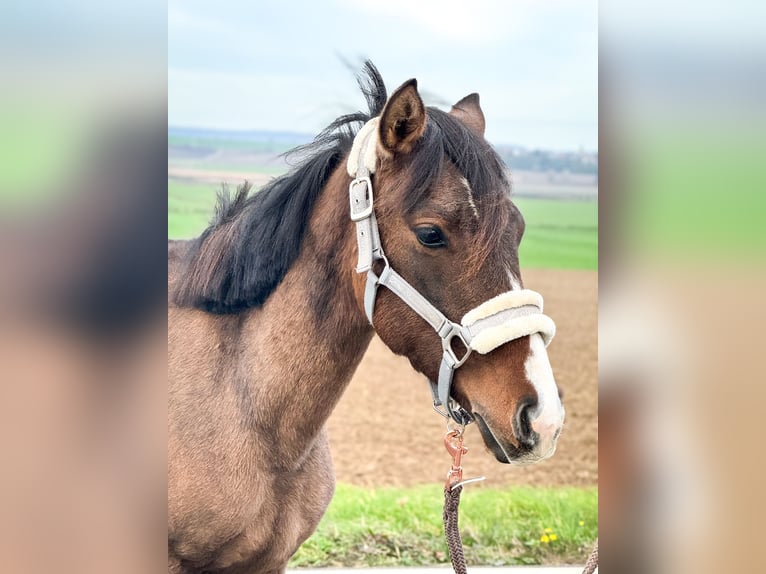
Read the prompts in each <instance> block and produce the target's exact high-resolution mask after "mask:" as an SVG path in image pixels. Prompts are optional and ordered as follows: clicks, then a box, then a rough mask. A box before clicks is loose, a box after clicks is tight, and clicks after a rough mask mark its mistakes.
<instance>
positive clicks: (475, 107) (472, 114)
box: [449, 93, 486, 137]
mask: <svg viewBox="0 0 766 574" xmlns="http://www.w3.org/2000/svg"><path fill="white" fill-rule="evenodd" d="M449 113H450V115H452V116H455V117H456V118H457V119H458V120H460V121H461V122H463V124H465V126H466V127H467V128H468V129H470V130H471V131H472V132H474V133H475V134H477V135H479V136H481V137H484V128H485V125H486V124H485V122H484V112H482V111H481V106H480V105H479V94H476V93H474V94H469V95H467V96H466V97H464V98H463V99H462V100H460V101H459V102H458V103H456V104H455V105H454V106H452V109H451V110H450V112H449Z"/></svg>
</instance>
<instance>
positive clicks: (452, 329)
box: [439, 321, 472, 369]
mask: <svg viewBox="0 0 766 574" xmlns="http://www.w3.org/2000/svg"><path fill="white" fill-rule="evenodd" d="M445 327H448V328H449V330H448V331H447V332H446V333H444V334H442V332H443V331H444V330H445ZM439 336H440V337H441V340H442V350H443V351H444V354H445V355H448V356H449V358H450V359H451V360H452V362H453V368H455V369H457V368H458V367H459V366H460V365H462V364H463V363H465V362H466V361H467V360H468V357H469V356H470V355H471V351H472V349H471V341H470V340H469V339H466V333H465V331H464V330H463V327H462V325H458V324H456V323H453V322H452V321H447V322H446V323H445V324H444V326H443V327H442V328H441V329H439ZM455 337H457V338H458V339H460V342H461V343H462V344H463V346H464V347H465V354H464V355H463V356H462V357H461V358H458V357H457V355H456V354H455V349H453V348H452V339H454V338H455Z"/></svg>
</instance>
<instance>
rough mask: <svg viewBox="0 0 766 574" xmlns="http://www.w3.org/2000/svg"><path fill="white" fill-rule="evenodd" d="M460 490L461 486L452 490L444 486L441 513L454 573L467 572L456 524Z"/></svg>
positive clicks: (462, 573)
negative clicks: (442, 510) (442, 509)
mask: <svg viewBox="0 0 766 574" xmlns="http://www.w3.org/2000/svg"><path fill="white" fill-rule="evenodd" d="M462 491H463V487H462V486H458V487H457V488H455V489H454V490H451V489H450V487H449V486H446V487H445V488H444V514H443V515H442V518H443V519H444V535H445V537H446V538H447V548H448V549H449V557H450V560H451V561H452V569H453V570H454V571H455V574H467V570H466V565H465V556H463V541H462V540H461V539H460V530H459V528H458V524H457V519H458V505H459V504H460V493H461V492H462Z"/></svg>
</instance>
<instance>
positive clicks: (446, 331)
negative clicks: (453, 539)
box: [347, 118, 556, 424]
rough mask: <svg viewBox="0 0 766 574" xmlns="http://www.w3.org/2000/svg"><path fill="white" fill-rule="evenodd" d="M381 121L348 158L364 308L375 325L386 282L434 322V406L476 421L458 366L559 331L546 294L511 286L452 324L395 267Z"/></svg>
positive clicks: (360, 137) (367, 128)
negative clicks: (382, 183) (389, 252)
mask: <svg viewBox="0 0 766 574" xmlns="http://www.w3.org/2000/svg"><path fill="white" fill-rule="evenodd" d="M378 122H379V118H373V119H371V120H370V121H369V122H367V123H366V124H365V125H364V127H363V128H362V129H361V130H359V133H358V134H357V135H356V137H355V138H354V144H353V146H352V148H351V154H350V155H349V157H348V163H347V170H348V173H349V175H350V176H351V177H353V178H354V180H353V181H352V182H351V184H350V185H349V198H350V202H351V220H352V221H353V222H354V223H355V224H356V239H357V244H358V260H357V265H356V271H357V273H364V272H367V283H366V286H365V289H364V311H365V313H366V314H367V319H368V320H369V321H370V324H371V325H372V324H373V322H372V316H373V313H374V311H375V299H376V296H377V292H378V287H379V286H381V285H383V286H384V287H386V288H387V289H389V290H390V291H391V292H392V293H394V294H395V295H396V296H397V297H399V298H400V299H401V300H402V301H404V302H405V303H406V304H407V305H408V306H409V307H410V308H411V309H412V310H413V311H415V313H417V314H418V315H420V317H422V318H423V319H424V320H425V321H426V322H427V323H428V324H429V325H431V327H432V328H433V330H434V331H436V333H437V335H439V337H440V338H441V342H442V349H443V355H442V361H441V365H440V367H439V379H438V382H437V383H434V382H433V381H429V382H430V383H431V392H432V394H433V401H434V408H435V409H436V410H437V412H439V413H440V414H442V415H443V416H445V417H448V418H451V419H452V420H454V421H455V422H456V423H458V424H466V423H468V422H470V421H471V420H472V417H471V415H470V413H468V412H467V411H466V410H465V409H463V408H462V407H461V406H460V405H458V404H457V402H456V401H455V400H454V399H453V398H452V395H451V388H452V378H453V375H454V372H455V369H457V368H458V367H460V366H461V365H462V364H463V363H465V362H466V360H467V359H468V356H469V355H470V354H471V352H472V351H476V352H477V353H481V354H486V353H489V352H490V351H492V350H494V349H496V348H498V347H499V346H501V345H503V344H505V343H508V342H509V341H513V340H514V339H518V338H520V337H524V336H526V335H532V334H534V333H540V335H542V337H543V341H544V342H545V346H546V347H547V346H548V344H549V343H550V342H551V339H553V336H554V334H555V333H556V325H555V324H554V323H553V320H552V319H551V318H550V317H548V316H547V315H543V298H542V296H541V295H540V294H539V293H536V292H534V291H531V290H529V289H522V290H519V291H507V292H505V293H502V294H500V295H498V296H497V297H493V298H492V299H489V300H488V301H485V302H484V303H482V304H481V305H479V306H478V307H476V308H474V309H472V310H471V311H469V312H468V313H466V314H465V316H464V317H463V319H462V320H461V321H460V323H459V324H458V323H454V322H452V321H450V320H449V319H447V317H445V316H444V314H443V313H442V312H441V311H439V310H438V309H437V308H436V307H434V306H433V305H432V304H431V303H430V302H429V301H428V300H427V299H426V298H425V297H423V295H421V294H420V292H419V291H418V290H417V289H415V288H414V287H413V286H412V285H410V284H409V283H408V282H407V281H406V280H405V279H404V278H403V277H402V276H401V275H399V274H398V273H397V272H396V271H394V270H393V269H392V268H391V265H390V264H389V263H388V259H386V256H385V254H384V253H383V247H382V245H381V243H380V233H379V231H378V223H377V220H376V219H375V211H374V209H373V192H372V181H371V179H370V178H371V175H372V174H373V173H375V168H376V164H377V145H378V135H377V134H378ZM375 261H382V262H383V264H384V266H383V270H382V271H381V272H380V275H377V274H376V273H375V271H374V270H373V268H372V266H373V262H375ZM456 337H457V339H458V340H459V341H460V342H461V343H462V345H463V346H464V347H465V351H463V352H462V353H461V356H458V355H457V353H456V351H455V350H454V349H453V347H452V341H453V339H454V338H456ZM439 407H442V408H443V409H444V410H443V411H442V410H440V409H439Z"/></svg>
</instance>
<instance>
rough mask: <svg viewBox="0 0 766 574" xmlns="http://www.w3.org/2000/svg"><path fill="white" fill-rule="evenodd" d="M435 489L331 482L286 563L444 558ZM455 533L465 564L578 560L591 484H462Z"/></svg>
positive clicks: (410, 562)
mask: <svg viewBox="0 0 766 574" xmlns="http://www.w3.org/2000/svg"><path fill="white" fill-rule="evenodd" d="M443 500H444V499H443V493H442V487H441V486H439V485H433V486H419V487H413V488H407V489H401V488H378V489H365V488H361V487H354V486H347V485H339V486H338V488H337V490H336V493H335V497H334V498H333V501H332V503H331V504H330V508H329V510H328V512H327V514H326V515H325V516H324V518H323V519H322V522H321V523H320V525H319V528H318V529H317V531H316V532H315V533H314V535H313V536H312V537H311V538H309V540H307V541H306V542H305V543H304V544H303V546H302V547H301V548H300V550H299V551H298V553H297V554H296V555H295V556H294V557H293V559H292V561H291V564H290V565H291V566H292V567H301V566H303V567H309V566H311V567H319V566H432V565H435V564H439V563H448V562H449V557H448V556H447V552H446V544H445V542H444V533H443V527H442V518H441V515H442V504H443ZM460 531H461V536H462V538H463V544H464V546H465V556H466V560H467V562H468V564H469V565H471V564H485V565H494V566H500V565H509V564H560V563H583V562H584V561H585V559H586V558H587V556H588V554H589V553H590V550H591V547H592V545H593V543H594V542H595V540H596V538H597V537H598V491H597V489H596V488H585V489H583V488H531V487H514V488H504V489H493V488H483V487H473V488H472V487H470V486H469V487H467V488H466V489H465V491H464V492H463V495H462V500H461V504H460Z"/></svg>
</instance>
